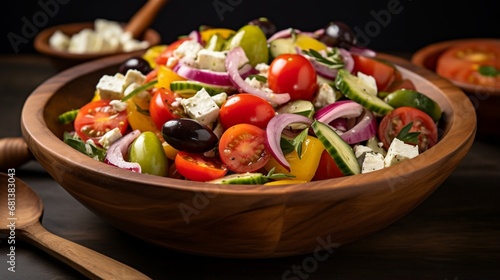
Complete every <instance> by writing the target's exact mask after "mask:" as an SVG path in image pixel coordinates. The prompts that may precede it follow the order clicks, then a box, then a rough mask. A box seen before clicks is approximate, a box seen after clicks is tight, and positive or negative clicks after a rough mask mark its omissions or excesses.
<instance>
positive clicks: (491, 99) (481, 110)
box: [411, 38, 500, 140]
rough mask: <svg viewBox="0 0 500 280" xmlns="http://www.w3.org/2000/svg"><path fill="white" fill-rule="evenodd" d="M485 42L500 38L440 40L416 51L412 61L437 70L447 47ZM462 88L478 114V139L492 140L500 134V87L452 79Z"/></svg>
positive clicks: (495, 40) (499, 40)
mask: <svg viewBox="0 0 500 280" xmlns="http://www.w3.org/2000/svg"><path fill="white" fill-rule="evenodd" d="M483 42H496V43H497V44H498V42H500V39H490V38H471V39H458V40H450V41H444V42H438V43H435V44H431V45H428V46H426V47H423V48H421V49H419V50H418V51H416V52H415V53H414V55H413V56H412V58H411V62H412V63H414V64H416V65H418V66H421V67H424V68H426V69H428V70H431V71H433V72H436V66H437V61H438V59H439V57H440V55H442V54H443V53H444V52H445V51H446V50H447V49H449V48H452V47H455V46H458V45H459V44H464V43H465V44H471V43H473V44H481V43H483ZM450 81H451V83H453V84H454V85H455V86H457V87H458V88H460V89H462V90H463V91H464V92H465V93H466V95H467V96H468V97H469V98H470V100H471V101H472V103H473V105H474V108H475V110H476V114H477V122H478V123H477V137H478V139H484V140H491V139H492V138H494V137H498V136H500V126H499V125H498V123H499V122H500V110H499V109H498V108H500V88H494V87H483V86H476V85H472V84H467V83H463V82H458V81H453V80H450Z"/></svg>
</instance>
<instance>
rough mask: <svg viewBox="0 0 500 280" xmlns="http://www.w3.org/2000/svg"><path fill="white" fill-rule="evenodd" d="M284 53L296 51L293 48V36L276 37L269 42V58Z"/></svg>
mask: <svg viewBox="0 0 500 280" xmlns="http://www.w3.org/2000/svg"><path fill="white" fill-rule="evenodd" d="M284 53H297V51H296V50H295V39H294V38H293V37H290V38H278V39H275V40H272V41H271V42H269V54H270V57H271V59H274V58H276V57H277V56H278V55H280V54H284Z"/></svg>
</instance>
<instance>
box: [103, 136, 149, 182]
mask: <svg viewBox="0 0 500 280" xmlns="http://www.w3.org/2000/svg"><path fill="white" fill-rule="evenodd" d="M140 134H141V131H140V130H138V129H136V130H134V131H132V132H130V133H128V134H126V135H124V136H122V137H121V138H120V139H118V140H116V141H115V142H114V143H113V144H111V146H109V148H108V151H107V153H106V157H105V158H104V162H105V163H107V164H110V165H113V166H117V167H120V168H123V169H128V170H131V171H133V172H137V173H141V166H140V165H139V164H138V163H137V162H129V161H126V160H125V155H126V154H127V152H128V147H129V146H130V144H132V142H134V140H135V139H136V138H137V137H139V135H140Z"/></svg>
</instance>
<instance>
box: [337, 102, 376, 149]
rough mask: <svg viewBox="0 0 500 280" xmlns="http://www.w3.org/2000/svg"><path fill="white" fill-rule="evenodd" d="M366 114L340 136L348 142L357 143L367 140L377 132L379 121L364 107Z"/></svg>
mask: <svg viewBox="0 0 500 280" xmlns="http://www.w3.org/2000/svg"><path fill="white" fill-rule="evenodd" d="M363 111H364V114H363V115H362V116H361V117H360V120H359V121H358V122H357V123H356V124H355V125H354V126H353V127H352V128H351V129H349V130H348V131H346V132H344V133H343V134H342V135H340V137H341V138H342V139H344V141H346V142H347V143H348V144H356V143H359V142H362V141H366V140H368V139H370V138H372V137H373V136H375V135H376V133H377V121H376V119H375V116H374V115H373V113H372V112H371V111H370V110H367V109H363Z"/></svg>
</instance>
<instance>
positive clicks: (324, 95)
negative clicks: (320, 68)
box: [313, 83, 337, 108]
mask: <svg viewBox="0 0 500 280" xmlns="http://www.w3.org/2000/svg"><path fill="white" fill-rule="evenodd" d="M335 101H337V95H336V94H335V90H334V89H333V88H332V87H331V86H330V85H329V84H327V83H321V84H320V86H319V90H318V94H317V95H316V97H315V98H314V100H313V105H314V107H315V108H323V107H325V106H326V105H329V104H332V103H335Z"/></svg>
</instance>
